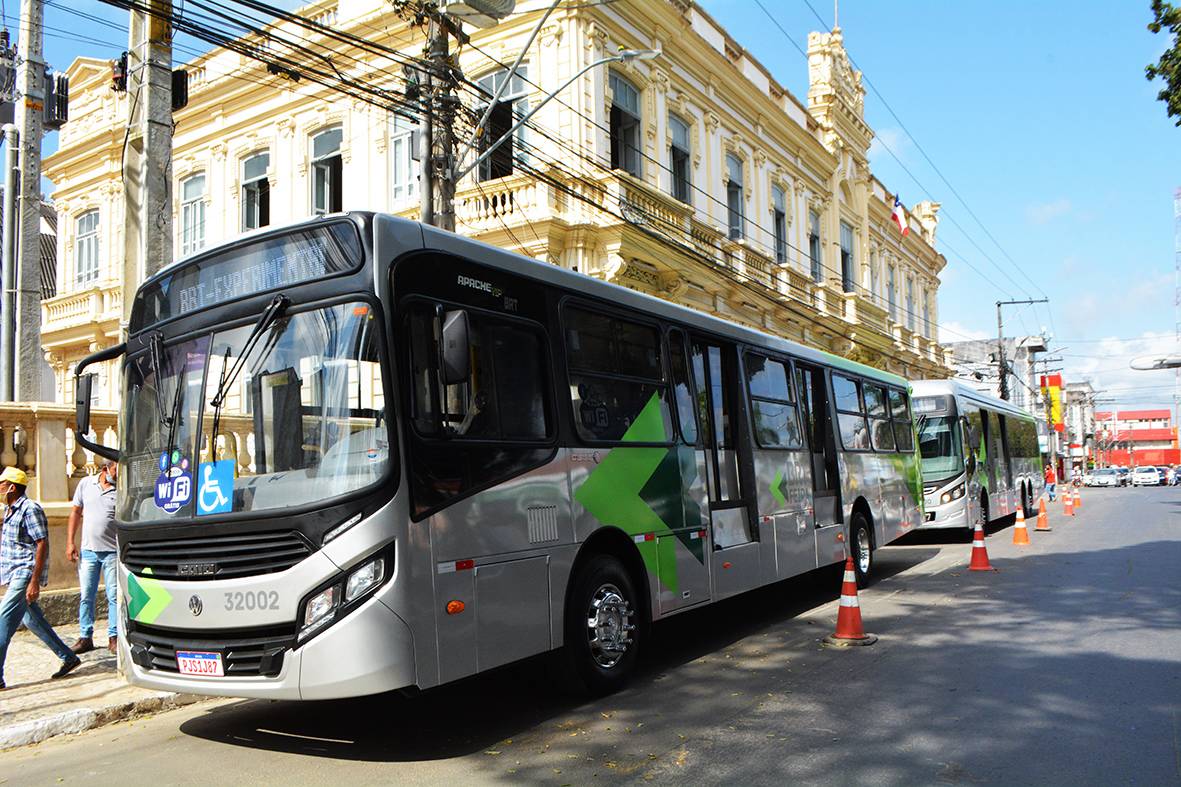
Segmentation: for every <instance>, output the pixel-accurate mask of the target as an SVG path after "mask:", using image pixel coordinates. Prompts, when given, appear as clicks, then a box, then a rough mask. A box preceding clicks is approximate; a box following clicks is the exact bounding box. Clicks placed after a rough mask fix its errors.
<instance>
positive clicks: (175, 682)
mask: <svg viewBox="0 0 1181 787" xmlns="http://www.w3.org/2000/svg"><path fill="white" fill-rule="evenodd" d="M191 634H192V635H193V636H194V637H198V636H200V631H199V630H195V631H192V632H191ZM180 637H181V638H180V640H178V641H180V642H183V633H181V634H180ZM136 640H137V637H136V636H135V635H134V634H132V635H131V636H129V637H128V636H121V637H119V650H120V653H119V659H120V662H121V664H122V665H123V669H124V670H125V673H126V676H127V679H128V680H129V681H130V682H131V683H132V684H133V685H136V686H143V687H145V688H151V689H159V690H163V691H174V692H180V693H186V694H201V695H209V696H219V697H250V698H261V699H277V700H320V699H339V698H343V697H357V696H364V695H368V694H379V693H381V692H385V691H391V690H393V689H400V688H405V687H408V686H413V685H415V669H414V655H413V654H414V643H413V639H412V636H411V633H410V628H409V627H408V626H407V625H406V623H405V622H404V621H403V620H402V619H401V618H400V617H398V616H397V615H396V614H394V612H393V611H392V610H390V608H389V607H387V606H386V605H385V604H383V603H382V601H381V598H380V594H379V595H378V596H377V597H374V598H371V599H369V600H368V601H367V602H365V603H364V604H362V605H361V606H360V607H358V608H357V609H356V610H354V611H353V612H352V613H350V614H349V615H347V616H345V617H343V618H341V619H340V620H339V621H338V622H336V623H335V624H333V625H332V626H329V627H328V628H327V629H325V630H323V631H321V632H319V633H318V634H316V635H315V636H314V637H312V638H311V639H309V640H308V641H307V642H305V643H303V644H301V645H297V646H296V647H294V648H290V649H285V650H284V651H283V652H282V654H281V658H282V665H281V667H279V669H278V670H277V671H276V672H275V673H274V674H273V675H271V676H263V675H249V676H246V675H243V676H237V675H232V676H231V675H227V676H225V677H199V676H195V675H181V674H180V673H178V672H175V671H170V670H167V669H159V668H151V667H148V666H146V665H148V664H151V654H150V653H149V652H148V649H147V648H145V646H144V644H143V643H142V642H137V641H136ZM198 649H199V646H194V647H193V650H198Z"/></svg>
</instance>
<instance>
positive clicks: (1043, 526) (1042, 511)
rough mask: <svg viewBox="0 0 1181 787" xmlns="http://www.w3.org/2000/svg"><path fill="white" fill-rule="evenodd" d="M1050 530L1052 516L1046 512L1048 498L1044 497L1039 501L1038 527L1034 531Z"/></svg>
mask: <svg viewBox="0 0 1181 787" xmlns="http://www.w3.org/2000/svg"><path fill="white" fill-rule="evenodd" d="M1043 531H1044V532H1047V533H1048V532H1049V531H1050V517H1049V516H1048V515H1047V514H1046V499H1045V498H1044V497H1043V498H1042V499H1040V500H1038V502H1037V527H1035V528H1034V532H1043Z"/></svg>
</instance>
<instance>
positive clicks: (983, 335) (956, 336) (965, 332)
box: [939, 321, 992, 344]
mask: <svg viewBox="0 0 1181 787" xmlns="http://www.w3.org/2000/svg"><path fill="white" fill-rule="evenodd" d="M991 338H992V334H990V333H987V332H985V331H977V330H975V329H973V328H969V327H968V326H966V325H963V324H962V323H958V322H955V321H946V322H942V323H940V324H939V342H940V343H941V344H947V343H949V342H970V341H979V340H980V339H991Z"/></svg>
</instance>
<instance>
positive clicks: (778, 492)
mask: <svg viewBox="0 0 1181 787" xmlns="http://www.w3.org/2000/svg"><path fill="white" fill-rule="evenodd" d="M771 497H773V498H775V502H776V503H778V504H779V507H780V508H787V498H786V497H784V495H783V470H776V471H775V478H773V479H772V480H771Z"/></svg>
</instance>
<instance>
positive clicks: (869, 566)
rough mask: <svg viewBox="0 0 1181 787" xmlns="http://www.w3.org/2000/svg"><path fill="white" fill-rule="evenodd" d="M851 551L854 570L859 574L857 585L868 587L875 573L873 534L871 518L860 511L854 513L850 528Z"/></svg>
mask: <svg viewBox="0 0 1181 787" xmlns="http://www.w3.org/2000/svg"><path fill="white" fill-rule="evenodd" d="M849 533H850V536H849V551H850V553H852V555H853V571H854V573H856V575H857V587H859V588H864V587H868V585H869V580H870V576H871V574H872V573H873V535H872V534H871V533H870V529H869V520H868V519H866V518H865V514H863V513H861V512H860V511H858V512H856V513H855V514H853V521H852V525H851V527H850V528H849Z"/></svg>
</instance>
